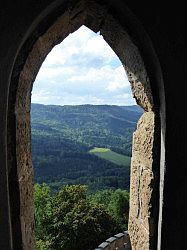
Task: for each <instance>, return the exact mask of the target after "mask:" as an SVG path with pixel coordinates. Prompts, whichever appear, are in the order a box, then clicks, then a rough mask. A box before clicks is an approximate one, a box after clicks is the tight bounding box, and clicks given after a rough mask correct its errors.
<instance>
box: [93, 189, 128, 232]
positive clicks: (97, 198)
mask: <svg viewBox="0 0 187 250" xmlns="http://www.w3.org/2000/svg"><path fill="white" fill-rule="evenodd" d="M89 198H90V201H91V202H92V203H96V204H97V203H99V204H102V205H104V206H105V208H106V210H107V211H108V212H109V214H110V215H111V216H113V217H114V218H115V219H116V220H117V221H118V223H119V224H120V225H121V227H122V228H123V229H124V230H126V229H127V225H128V215H129V192H128V191H126V190H122V189H116V190H111V189H107V190H102V191H98V192H96V193H95V194H93V195H90V196H89Z"/></svg>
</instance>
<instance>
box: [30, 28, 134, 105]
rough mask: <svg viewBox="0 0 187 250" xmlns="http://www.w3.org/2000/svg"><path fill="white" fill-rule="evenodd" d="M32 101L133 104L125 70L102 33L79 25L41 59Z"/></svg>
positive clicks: (72, 103)
mask: <svg viewBox="0 0 187 250" xmlns="http://www.w3.org/2000/svg"><path fill="white" fill-rule="evenodd" d="M31 102H32V103H41V104H46V105H48V104H53V105H80V104H96V105H100V104H108V105H124V106H125V105H134V104H136V103H135V100H134V98H133V97H132V92H131V89H130V83H129V82H128V79H127V76H126V73H125V70H124V68H123V66H122V64H121V62H120V60H119V58H118V57H117V56H116V54H115V53H114V52H113V50H112V49H111V48H110V46H109V45H108V44H107V43H106V42H105V41H104V39H103V37H102V35H100V34H99V33H94V32H92V31H91V30H90V29H88V28H86V27H85V26H82V27H81V28H79V29H78V30H77V31H76V32H74V33H72V34H70V35H69V36H68V37H67V38H66V39H64V41H63V42H62V43H60V44H59V45H56V46H55V47H54V48H53V49H52V50H51V52H50V53H49V54H48V56H47V57H46V59H45V61H44V62H43V64H42V66H41V68H40V70H39V72H38V75H37V77H36V80H35V82H34V85H33V90H32V99H31Z"/></svg>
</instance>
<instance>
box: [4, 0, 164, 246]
mask: <svg viewBox="0 0 187 250" xmlns="http://www.w3.org/2000/svg"><path fill="white" fill-rule="evenodd" d="M53 7H54V6H53ZM51 8H52V6H51ZM62 9H63V11H62V13H61V14H60V10H62ZM114 12H115V11H114ZM47 13H48V14H49V17H50V18H49V19H48V16H47V17H46V20H47V21H46V20H45V21H44V20H43V21H41V20H40V21H39V19H37V20H36V23H33V26H32V29H31V30H29V31H28V34H27V35H28V39H27V40H25V42H23V44H21V45H20V51H18V55H17V58H16V61H15V65H14V68H13V73H12V78H11V84H10V91H9V100H8V119H7V124H8V126H7V128H8V137H7V143H8V145H9V149H8V152H7V155H8V168H9V172H10V173H9V175H10V178H9V196H10V210H11V223H12V238H13V245H15V246H16V247H20V249H22V248H23V249H34V244H35V243H34V204H33V168H32V158H31V127H30V110H31V105H30V104H31V91H32V85H33V82H34V80H35V78H36V76H37V73H38V71H39V69H40V67H41V64H42V63H43V62H44V60H45V57H46V56H47V55H48V54H49V52H50V51H51V49H52V48H53V47H54V46H55V45H56V44H59V43H60V42H61V41H63V40H64V39H65V38H66V37H67V36H68V35H69V34H70V33H73V32H74V31H76V30H77V29H78V28H80V27H81V26H82V25H85V26H86V27H88V28H90V29H91V30H93V31H94V32H100V33H101V34H102V36H103V38H104V39H105V41H106V42H107V43H108V45H109V46H110V47H111V48H112V49H113V51H114V52H115V53H116V55H117V56H118V57H119V59H120V61H121V63H122V65H123V66H124V67H125V70H126V73H127V76H128V79H129V82H130V85H131V88H132V94H133V97H135V99H136V102H137V104H139V105H140V106H141V107H142V108H143V109H144V113H143V115H142V116H141V118H140V120H139V121H138V125H137V129H136V131H135V132H134V134H133V148H132V159H131V173H130V178H131V181H130V212H129V224H128V230H129V235H130V240H131V244H132V248H134V249H140V248H142V247H143V248H144V249H150V248H152V247H155V246H156V245H157V226H158V206H159V196H158V192H159V191H158V184H159V171H160V169H159V166H160V165H159V164H160V118H159V96H158V93H154V95H152V90H153V89H154V90H155V91H156V90H157V89H156V87H155V86H153V84H158V85H159V84H160V82H159V81H160V79H161V75H160V72H159V73H158V72H156V73H155V71H156V70H157V67H156V66H157V65H156V66H155V60H153V59H155V58H156V56H155V54H154V51H152V47H151V46H148V47H147V46H143V45H142V44H143V43H144V42H145V41H147V42H148V43H150V41H149V39H148V38H147V36H146V33H145V34H144V33H143V38H145V41H143V40H144V39H143V40H142V39H139V37H138V34H139V33H137V29H136V30H135V33H136V36H134V35H133V38H131V37H130V35H129V34H131V35H132V34H133V27H134V24H135V23H136V24H137V25H138V26H137V27H141V25H140V24H139V22H138V21H137V20H136V19H134V18H133V20H132V22H131V23H129V26H128V25H127V26H126V25H125V24H124V23H123V22H122V23H121V21H120V20H119V19H118V17H117V16H115V15H113V14H114V13H113V11H111V9H110V8H109V9H108V8H106V6H103V5H100V4H98V3H97V1H83V0H80V1H72V2H71V1H70V2H68V3H64V5H63V6H61V8H59V9H58V11H57V10H56V11H54V9H53V8H52V9H51V12H50V10H49V12H45V13H43V14H44V16H45V15H47ZM124 13H125V11H124ZM128 14H129V13H128ZM41 18H42V16H41ZM130 19H131V16H129V15H127V23H128V22H130V21H129V20H130ZM125 27H127V28H128V30H126V28H125ZM141 28H142V27H141ZM142 32H144V31H143V29H142ZM136 37H137V38H138V39H137V41H136V39H135V38H136ZM150 44H151V43H150ZM139 45H141V46H140V50H139V48H138V47H139ZM142 47H144V53H143V55H145V49H147V48H148V54H149V56H148V57H151V56H152V55H153V57H152V58H151V64H153V65H151V67H152V68H151V67H146V66H147V62H148V61H149V60H148V61H146V64H145V62H144V60H143V57H142V55H141V54H142V50H141V49H142ZM153 61H154V62H153ZM156 64H157V62H156ZM147 70H148V71H147ZM150 72H151V73H150ZM157 73H158V74H157ZM151 80H153V82H152V81H151ZM159 86H160V85H159ZM111 88H112V87H111ZM163 105H164V104H163ZM162 108H163V107H162ZM160 208H161V207H160ZM160 220H161V217H160Z"/></svg>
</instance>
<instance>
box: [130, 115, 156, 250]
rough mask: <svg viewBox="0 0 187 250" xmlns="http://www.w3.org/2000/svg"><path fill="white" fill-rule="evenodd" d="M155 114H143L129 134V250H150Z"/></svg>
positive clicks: (152, 220) (152, 219)
mask: <svg viewBox="0 0 187 250" xmlns="http://www.w3.org/2000/svg"><path fill="white" fill-rule="evenodd" d="M154 126H155V114H154V113H153V112H152V111H149V112H145V113H144V114H143V115H142V117H141V118H140V120H139V122H138V124H137V130H136V131H135V132H134V135H133V149H132V160H131V181H130V183H131V185H130V213H129V234H130V240H131V246H132V250H148V249H151V238H152V236H153V233H154V232H153V228H154V227H153V223H154V218H152V217H151V209H152V202H151V200H152V196H153V191H154V190H153V187H154V173H153V168H152V166H153V143H154V133H155V131H154V130H155V129H154Z"/></svg>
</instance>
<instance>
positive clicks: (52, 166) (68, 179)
mask: <svg viewBox="0 0 187 250" xmlns="http://www.w3.org/2000/svg"><path fill="white" fill-rule="evenodd" d="M141 114H142V110H141V108H139V106H114V105H77V106H71V105H65V106H56V105H42V104H32V108H31V127H32V152H33V164H34V168H35V178H36V180H37V181H39V182H43V181H45V182H48V183H53V184H54V182H55V183H56V185H57V186H58V185H59V183H62V182H63V183H64V184H67V183H71V184H74V183H76V184H77V182H80V183H84V184H85V181H86V184H88V183H87V181H88V182H89V183H91V182H92V184H93V185H94V183H95V181H96V179H97V181H98V182H99V184H98V185H101V186H102V185H104V186H105V187H106V186H107V185H109V186H110V183H109V182H110V181H108V179H109V177H111V183H112V182H113V184H111V185H113V186H115V185H118V184H119V183H118V180H116V178H114V177H115V176H116V175H118V176H120V175H123V174H122V172H124V167H123V168H122V167H121V166H119V165H116V164H114V162H111V161H106V159H105V160H104V159H103V158H100V157H99V158H98V156H97V155H94V154H91V153H90V150H91V149H93V148H107V149H110V150H111V151H112V152H113V151H114V152H116V153H119V154H123V155H126V156H131V143H132V133H133V131H134V130H135V128H136V124H137V121H138V119H139V117H140V116H141ZM113 155H114V154H113ZM123 165H124V164H123ZM120 167H121V168H120ZM127 167H128V171H129V166H127ZM114 169H116V172H115V173H114V171H113V170H114ZM128 171H127V168H126V169H125V172H128ZM128 174H129V173H128ZM88 176H89V178H91V177H93V178H92V179H89V178H88ZM94 176H95V177H94ZM95 178H96V179H95ZM101 179H102V180H101ZM103 179H106V180H105V181H104V182H103ZM101 182H102V183H101ZM114 182H115V184H114ZM116 182H117V183H118V184H116ZM107 183H108V184H107ZM54 185H55V184H54ZM121 185H122V184H121ZM126 185H128V184H126ZM118 186H119V185H118Z"/></svg>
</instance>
